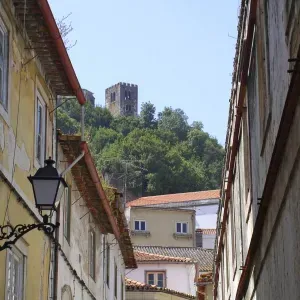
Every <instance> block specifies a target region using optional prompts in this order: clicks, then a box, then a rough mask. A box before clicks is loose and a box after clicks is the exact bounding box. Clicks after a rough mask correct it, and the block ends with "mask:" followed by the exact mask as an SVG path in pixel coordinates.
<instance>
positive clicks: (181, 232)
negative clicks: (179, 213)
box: [175, 221, 189, 234]
mask: <svg viewBox="0 0 300 300" xmlns="http://www.w3.org/2000/svg"><path fill="white" fill-rule="evenodd" d="M178 224H180V231H178V230H177V229H178V228H177V225H178ZM183 224H186V232H183ZM175 232H176V233H178V234H188V233H189V222H185V221H181V222H176V224H175Z"/></svg>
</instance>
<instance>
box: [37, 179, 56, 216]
mask: <svg viewBox="0 0 300 300" xmlns="http://www.w3.org/2000/svg"><path fill="white" fill-rule="evenodd" d="M59 184H60V178H57V179H56V178H53V179H48V178H47V179H42V178H41V179H40V178H37V179H34V178H32V186H33V191H34V196H35V201H36V206H37V208H39V209H40V210H51V209H53V208H54V202H55V199H56V195H57V191H58V188H59Z"/></svg>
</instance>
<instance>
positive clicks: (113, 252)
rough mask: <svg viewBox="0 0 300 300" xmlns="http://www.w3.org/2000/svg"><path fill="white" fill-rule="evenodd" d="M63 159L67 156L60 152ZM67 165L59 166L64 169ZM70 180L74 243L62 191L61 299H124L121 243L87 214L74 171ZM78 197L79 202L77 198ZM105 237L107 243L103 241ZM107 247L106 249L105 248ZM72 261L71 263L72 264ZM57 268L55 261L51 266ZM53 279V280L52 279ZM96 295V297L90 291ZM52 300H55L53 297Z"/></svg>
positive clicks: (69, 175) (59, 272) (59, 255)
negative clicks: (92, 248) (92, 238)
mask: <svg viewBox="0 0 300 300" xmlns="http://www.w3.org/2000/svg"><path fill="white" fill-rule="evenodd" d="M59 155H60V157H59V160H61V161H62V160H66V159H63V157H62V156H61V155H62V154H61V151H59ZM62 169H63V166H61V167H60V168H59V171H60V172H61V171H62ZM67 181H68V184H69V186H70V184H71V190H72V198H71V204H72V203H74V204H73V205H71V222H70V242H68V241H67V239H66V237H65V236H64V201H65V199H64V198H65V197H64V194H63V193H62V195H61V198H60V208H59V220H58V221H59V222H60V227H59V243H60V245H61V250H59V251H58V274H57V276H58V286H57V300H60V299H62V300H93V299H97V300H123V299H122V298H121V296H122V292H121V288H122V284H121V282H122V281H123V282H124V278H125V267H124V262H123V257H122V255H121V252H120V248H119V244H118V243H117V241H116V239H115V237H114V235H112V234H107V235H104V234H101V233H100V229H99V227H98V225H97V224H95V222H94V220H93V218H92V216H91V215H90V214H89V213H87V212H88V208H87V207H86V205H85V201H84V199H83V198H81V199H80V200H78V199H79V198H80V197H81V195H80V193H79V192H78V188H77V186H76V184H75V182H74V181H73V180H72V176H71V172H69V173H68V175H67ZM76 200H78V201H76ZM91 229H92V230H93V231H94V232H95V235H96V264H95V273H96V274H95V279H93V278H92V277H91V276H90V275H89V242H88V236H89V230H91ZM104 239H105V243H104V242H103V240H104ZM107 243H108V244H109V245H110V269H109V270H110V282H109V287H108V286H107V283H106V260H105V259H104V255H103V254H104V251H105V252H106V246H104V245H107ZM104 247H105V248H104ZM66 259H67V260H68V262H69V264H70V266H69V265H68V262H67V261H66ZM115 262H116V265H117V274H115ZM52 268H53V263H52V266H51V269H52ZM72 269H74V270H75V271H76V274H77V275H78V276H79V277H80V279H81V280H83V282H84V283H85V285H86V287H87V289H88V290H87V289H86V288H84V287H83V285H82V284H80V282H79V280H78V278H76V276H74V274H73V272H72ZM115 276H117V297H115V295H114V293H115V292H114V291H115V289H114V284H115V279H114V278H115ZM50 281H51V280H50ZM88 291H89V292H90V293H91V294H92V296H91V295H90V294H89V293H88ZM123 295H125V284H123ZM51 300H52V299H51Z"/></svg>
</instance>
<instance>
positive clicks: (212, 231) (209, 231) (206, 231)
mask: <svg viewBox="0 0 300 300" xmlns="http://www.w3.org/2000/svg"><path fill="white" fill-rule="evenodd" d="M196 232H202V233H203V234H206V235H213V234H216V233H217V230H216V229H215V228H203V229H202V228H198V229H196Z"/></svg>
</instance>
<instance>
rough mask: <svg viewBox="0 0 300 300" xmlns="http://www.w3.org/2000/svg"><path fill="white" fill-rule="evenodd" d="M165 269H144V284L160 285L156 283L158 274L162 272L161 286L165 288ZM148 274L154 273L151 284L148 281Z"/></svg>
mask: <svg viewBox="0 0 300 300" xmlns="http://www.w3.org/2000/svg"><path fill="white" fill-rule="evenodd" d="M166 273H167V272H166V270H146V271H145V282H146V284H150V285H156V286H158V287H160V286H159V285H158V274H163V286H162V287H163V288H165V287H166V286H167V276H166ZM149 274H153V275H154V283H153V284H151V283H149V281H148V275H149Z"/></svg>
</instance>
